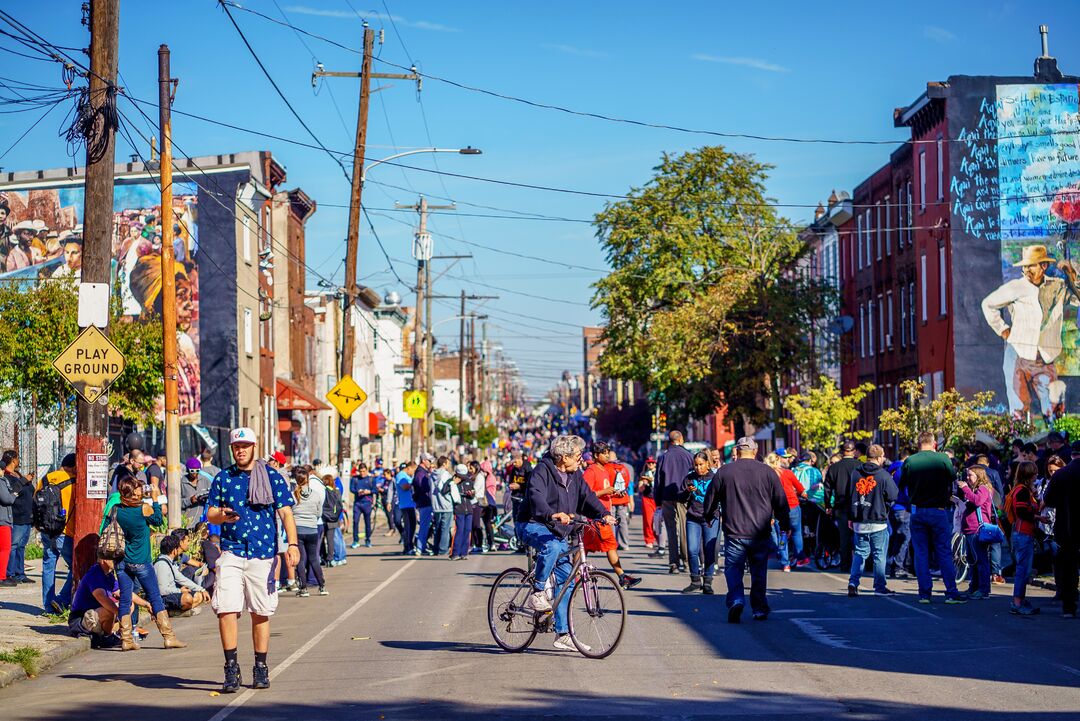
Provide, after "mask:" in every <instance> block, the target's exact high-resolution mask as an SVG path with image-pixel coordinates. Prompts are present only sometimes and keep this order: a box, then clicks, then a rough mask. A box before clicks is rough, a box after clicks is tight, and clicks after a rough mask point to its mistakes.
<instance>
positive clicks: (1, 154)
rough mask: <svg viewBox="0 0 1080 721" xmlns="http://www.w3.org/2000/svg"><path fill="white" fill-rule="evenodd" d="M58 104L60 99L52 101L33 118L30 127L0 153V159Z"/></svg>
mask: <svg viewBox="0 0 1080 721" xmlns="http://www.w3.org/2000/svg"><path fill="white" fill-rule="evenodd" d="M59 105H60V101H57V102H55V103H53V104H52V105H50V106H49V107H47V108H45V112H44V113H42V114H41V115H40V116H38V119H37V120H35V121H34V122H33V123H32V124H31V125H30V127H29V128H27V129H26V130H24V131H23V134H22V135H20V136H19V137H18V138H16V139H15V142H14V143H12V144H11V145H9V146H8V147H7V150H5V151H4V152H2V153H0V160H3V159H4V157H5V156H7V154H8V153H10V152H11V151H12V150H13V149H14V148H15V146H16V145H18V144H19V143H20V142H22V139H23V138H25V137H26V136H27V135H29V134H30V131H31V130H33V129H34V128H36V127H37V126H38V124H39V123H40V122H41V121H42V120H44V119H45V116H47V115H48V114H49V113H51V112H52V111H53V110H56V108H57V107H58V106H59Z"/></svg>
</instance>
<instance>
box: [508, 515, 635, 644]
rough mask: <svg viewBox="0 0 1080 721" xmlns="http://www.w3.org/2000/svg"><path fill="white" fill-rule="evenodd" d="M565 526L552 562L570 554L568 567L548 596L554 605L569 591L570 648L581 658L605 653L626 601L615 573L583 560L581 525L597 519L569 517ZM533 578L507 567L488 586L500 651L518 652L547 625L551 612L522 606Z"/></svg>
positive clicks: (615, 640)
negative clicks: (564, 542) (565, 541)
mask: <svg viewBox="0 0 1080 721" xmlns="http://www.w3.org/2000/svg"><path fill="white" fill-rule="evenodd" d="M571 525H572V526H573V528H572V529H571V531H570V538H569V540H570V543H569V545H568V548H567V550H566V551H564V552H563V553H561V554H560V555H559V558H558V560H557V561H556V563H558V562H559V561H561V560H562V559H564V558H569V557H571V556H572V557H573V559H574V560H573V563H574V567H573V569H572V570H571V572H570V576H569V577H568V578H567V580H566V583H564V584H563V586H562V588H560V589H558V593H557V594H555V597H554V598H552V599H551V607H552V609H555V608H558V606H559V603H560V602H561V601H562V599H563V596H565V595H566V594H567V593H570V594H571V596H570V609H569V613H568V615H567V623H568V626H569V632H570V638H571V640H572V641H573V643H574V647H575V648H576V649H577V650H578V652H579V653H580V654H581V655H582V656H585V657H587V658H606V657H608V656H610V655H611V654H612V653H613V652H614V651H615V649H616V647H618V645H619V641H620V640H622V634H623V629H624V628H625V627H626V602H625V600H624V599H623V593H622V588H620V587H619V583H618V581H617V580H616V579H615V577H614V576H612V575H611V574H609V573H606V572H604V571H598V570H597V569H596V568H595V567H593V566H592V565H590V564H589V563H587V562H586V561H585V541H584V538H583V535H584V532H585V529H586V528H588V527H590V526H596V525H599V522H598V521H588V520H580V519H573V520H571ZM535 579H536V577H535V576H534V575H533V571H532V570H529V571H525V570H523V569H520V568H508V569H506V570H505V571H503V572H502V573H501V574H499V577H498V578H496V579H495V582H494V583H493V584H492V585H491V593H490V594H488V628H490V629H491V635H492V637H493V638H494V639H495V643H497V644H499V647H500V648H502V649H503V650H504V651H510V652H511V653H519V652H521V651H524V650H525V649H527V648H528V647H529V645H530V644H531V643H532V642H533V640H534V639H535V638H536V634H538V633H541V632H543V633H547V632H549V631H551V630H552V624H553V622H554V614H553V611H535V610H533V609H532V608H530V607H529V606H528V599H529V596H530V595H531V594H532V592H533V583H534V581H535Z"/></svg>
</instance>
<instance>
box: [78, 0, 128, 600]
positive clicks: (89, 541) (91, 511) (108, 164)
mask: <svg viewBox="0 0 1080 721" xmlns="http://www.w3.org/2000/svg"><path fill="white" fill-rule="evenodd" d="M119 44H120V0H92V2H91V3H90V78H89V80H90V93H89V101H90V107H91V108H92V109H93V110H94V116H93V117H94V123H93V127H92V129H91V131H90V134H89V135H88V137H87V138H86V189H85V193H84V206H83V261H82V279H81V283H82V284H83V285H85V284H87V283H105V284H108V283H109V271H110V265H111V256H112V231H113V171H114V170H115V168H114V165H113V163H114V159H115V152H116V126H115V124H114V123H115V118H116V112H115V107H116V64H117V56H118V52H117V49H118V46H119ZM108 108H113V110H112V111H109V110H108ZM102 330H103V331H107V328H103V329H102ZM108 403H109V401H108V395H107V394H106V395H104V396H102V397H101V398H100V399H98V401H97V402H96V403H87V402H86V401H85V400H83V399H82V398H79V399H78V405H77V410H76V412H77V414H78V416H77V421H76V435H75V459H76V460H75V466H76V468H77V471H76V478H75V493H74V494H73V496H72V513H74V514H75V549H74V559H73V565H74V582H75V583H78V580H79V578H80V577H81V576H82V574H83V573H84V572H85V571H86V569H88V568H89V567H90V566H91V565H93V563H94V562H95V551H96V549H97V533H98V526H99V525H100V523H101V514H102V512H103V511H104V510H105V499H104V498H89V497H88V492H89V484H88V482H87V471H88V468H87V466H88V461H90V460H91V459H90V458H89V456H92V455H93V456H101V457H99V458H94V459H93V461H94V465H95V471H96V472H97V473H101V470H102V466H104V468H105V472H106V473H107V472H108V471H107V469H108V460H107V457H105V454H106V453H107V451H106V439H107V437H108V433H109V405H108ZM103 460H104V462H102V461H103Z"/></svg>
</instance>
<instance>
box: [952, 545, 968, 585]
mask: <svg viewBox="0 0 1080 721" xmlns="http://www.w3.org/2000/svg"><path fill="white" fill-rule="evenodd" d="M967 550H968V549H967V543H966V542H965V540H964V535H963V534H962V533H954V534H953V537H952V556H953V565H954V566H955V567H956V583H957V584H960V583H963V582H964V581H966V580H967V578H968V575H969V574H970V573H971V560H970V559H969V558H968V552H967Z"/></svg>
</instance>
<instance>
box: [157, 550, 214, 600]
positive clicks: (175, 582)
mask: <svg viewBox="0 0 1080 721" xmlns="http://www.w3.org/2000/svg"><path fill="white" fill-rule="evenodd" d="M160 548H161V553H160V554H158V557H157V560H156V561H154V573H155V574H156V575H157V582H158V590H159V591H160V592H161V600H162V601H164V602H165V608H166V609H167V610H169V611H179V612H183V611H190V610H192V609H198V608H199V606H201V605H203V604H204V603H207V602H209V600H210V594H209V593H207V592H206V590H205V589H203V587H202V586H200V585H199V584H197V583H195V582H194V581H192V580H191V579H190V578H188V577H187V576H185V575H184V574H183V572H182V571H181V570H180V567H179V566H178V565H177V558H179V556H180V539H179V538H177V537H176V536H174V535H172V534H169V535H168V536H165V537H164V538H162V539H161V547H160Z"/></svg>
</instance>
